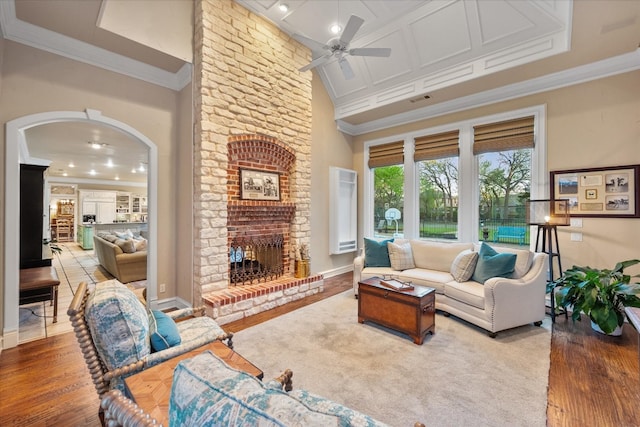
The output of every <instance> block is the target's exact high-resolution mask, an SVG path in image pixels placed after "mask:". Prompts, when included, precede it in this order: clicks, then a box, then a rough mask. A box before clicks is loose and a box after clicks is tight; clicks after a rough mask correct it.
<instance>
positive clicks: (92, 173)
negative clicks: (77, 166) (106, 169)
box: [89, 169, 97, 175]
mask: <svg viewBox="0 0 640 427" xmlns="http://www.w3.org/2000/svg"><path fill="white" fill-rule="evenodd" d="M96 174H97V172H96V171H95V169H91V170H90V171H89V175H96Z"/></svg>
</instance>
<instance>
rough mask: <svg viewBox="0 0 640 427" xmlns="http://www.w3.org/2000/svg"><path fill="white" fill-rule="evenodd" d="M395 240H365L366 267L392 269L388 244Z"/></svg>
mask: <svg viewBox="0 0 640 427" xmlns="http://www.w3.org/2000/svg"><path fill="white" fill-rule="evenodd" d="M389 242H393V239H389V240H383V241H381V242H379V241H377V240H373V239H367V238H366V237H365V238H364V266H365V267H391V261H390V260H389V248H387V243H389Z"/></svg>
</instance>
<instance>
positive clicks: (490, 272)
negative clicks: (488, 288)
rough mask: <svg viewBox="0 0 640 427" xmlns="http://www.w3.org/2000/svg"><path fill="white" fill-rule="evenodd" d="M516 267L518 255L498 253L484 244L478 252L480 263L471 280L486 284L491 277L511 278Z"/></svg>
mask: <svg viewBox="0 0 640 427" xmlns="http://www.w3.org/2000/svg"><path fill="white" fill-rule="evenodd" d="M515 266H516V254H507V253H498V252H496V250H495V249H493V248H492V247H491V246H489V245H487V244H486V243H484V242H482V246H480V251H479V252H478V263H477V264H476V269H475V271H474V272H473V276H472V277H471V280H474V281H476V282H479V283H484V282H485V281H486V280H487V279H490V278H491V277H507V278H508V277H511V275H512V274H513V270H514V269H515Z"/></svg>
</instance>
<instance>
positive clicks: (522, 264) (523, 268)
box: [475, 244, 533, 279]
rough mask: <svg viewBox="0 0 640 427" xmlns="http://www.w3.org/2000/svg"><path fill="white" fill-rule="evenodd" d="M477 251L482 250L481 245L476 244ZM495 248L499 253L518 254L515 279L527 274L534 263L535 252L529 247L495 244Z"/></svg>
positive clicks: (514, 273)
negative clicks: (518, 247)
mask: <svg viewBox="0 0 640 427" xmlns="http://www.w3.org/2000/svg"><path fill="white" fill-rule="evenodd" d="M475 247H476V251H479V250H480V245H479V244H478V245H475ZM493 249H494V250H495V251H496V252H498V253H508V254H515V255H516V265H515V268H514V270H513V276H511V277H512V278H514V279H520V278H521V277H522V276H524V275H525V274H527V273H528V272H529V270H530V269H531V265H532V264H533V252H531V251H530V250H528V249H515V248H509V247H503V246H495V247H493Z"/></svg>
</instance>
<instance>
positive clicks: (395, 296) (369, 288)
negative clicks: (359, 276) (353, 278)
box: [358, 277, 436, 344]
mask: <svg viewBox="0 0 640 427" xmlns="http://www.w3.org/2000/svg"><path fill="white" fill-rule="evenodd" d="M435 294H436V293H435V289H433V288H427V287H425V286H416V285H414V289H413V290H410V291H397V290H394V289H391V288H388V287H386V286H383V285H381V284H380V278H379V277H372V278H370V279H366V280H363V281H361V282H358V322H360V323H364V322H365V321H371V322H375V323H378V324H380V325H383V326H386V327H388V328H391V329H394V330H396V331H399V332H403V333H405V334H407V335H409V336H410V337H411V338H413V342H414V343H416V344H422V342H423V341H424V337H425V336H426V335H427V333H429V332H431V333H432V334H433V333H435V328H436V325H435V313H436V307H435Z"/></svg>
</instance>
